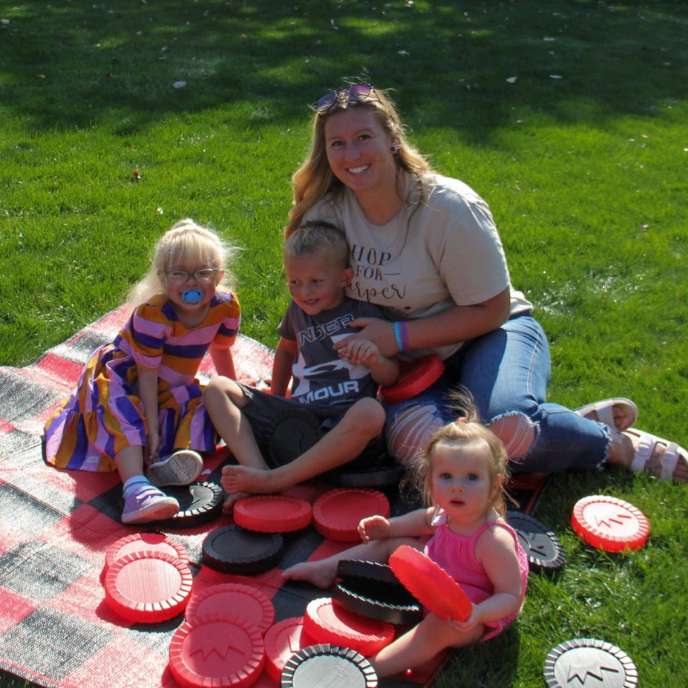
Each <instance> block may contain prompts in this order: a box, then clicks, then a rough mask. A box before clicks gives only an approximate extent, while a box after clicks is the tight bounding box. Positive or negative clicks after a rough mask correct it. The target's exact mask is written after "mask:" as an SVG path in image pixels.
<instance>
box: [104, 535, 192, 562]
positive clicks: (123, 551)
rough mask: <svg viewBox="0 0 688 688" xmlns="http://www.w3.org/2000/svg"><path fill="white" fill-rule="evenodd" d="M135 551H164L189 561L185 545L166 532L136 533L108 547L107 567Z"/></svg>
mask: <svg viewBox="0 0 688 688" xmlns="http://www.w3.org/2000/svg"><path fill="white" fill-rule="evenodd" d="M133 552H163V553H164V554H169V555H170V556H171V557H174V558H175V559H179V560H180V561H183V562H185V563H188V561H189V555H188V554H187V552H186V550H185V549H184V547H183V545H180V544H179V543H178V542H174V541H173V540H170V539H169V538H168V537H167V536H166V535H165V534H164V533H134V534H133V535H125V536H124V537H122V538H120V539H119V540H116V541H115V542H113V543H112V544H111V545H110V546H109V547H108V548H107V551H106V552H105V569H106V570H107V569H109V568H110V567H111V566H112V565H113V564H114V563H115V561H117V559H121V558H122V557H124V556H126V555H127V554H132V553H133Z"/></svg>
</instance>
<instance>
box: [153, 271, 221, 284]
mask: <svg viewBox="0 0 688 688" xmlns="http://www.w3.org/2000/svg"><path fill="white" fill-rule="evenodd" d="M217 272H218V269H217V268H200V269H199V270H194V272H187V271H186V270H170V272H168V273H166V274H167V277H168V279H169V280H170V282H172V284H177V285H179V284H186V283H187V282H188V281H189V279H190V278H191V277H193V278H194V279H195V280H196V282H201V283H202V284H207V283H208V282H212V281H213V280H214V279H215V275H216V274H217Z"/></svg>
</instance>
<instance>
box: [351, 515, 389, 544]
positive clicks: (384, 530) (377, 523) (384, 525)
mask: <svg viewBox="0 0 688 688" xmlns="http://www.w3.org/2000/svg"><path fill="white" fill-rule="evenodd" d="M358 534H359V535H360V536H361V540H363V542H370V541H371V540H384V539H385V538H388V537H389V520H388V519H386V518H385V517H384V516H379V515H375V516H368V517H367V518H363V519H361V522H360V523H359V524H358Z"/></svg>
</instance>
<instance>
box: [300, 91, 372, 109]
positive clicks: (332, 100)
mask: <svg viewBox="0 0 688 688" xmlns="http://www.w3.org/2000/svg"><path fill="white" fill-rule="evenodd" d="M373 91H374V89H373V87H372V86H371V85H370V84H351V86H343V87H342V88H338V89H336V90H334V91H328V92H327V93H326V94H325V95H324V96H323V97H322V98H318V100H316V101H315V103H313V106H312V107H313V109H314V110H315V111H316V112H318V113H322V112H327V111H328V110H329V109H330V108H331V107H332V106H333V105H335V104H341V105H351V104H352V103H360V102H361V101H363V100H366V99H367V98H368V96H369V95H370V94H371V93H372V92H373Z"/></svg>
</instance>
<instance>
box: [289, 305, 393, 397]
mask: <svg viewBox="0 0 688 688" xmlns="http://www.w3.org/2000/svg"><path fill="white" fill-rule="evenodd" d="M383 317H384V316H383V314H382V310H381V309H380V308H379V307H378V306H375V305H374V304H372V303H367V302H365V301H355V300H354V299H350V298H345V299H344V300H343V301H342V303H341V304H340V305H339V306H336V307H335V308H332V309H330V310H327V311H323V312H322V313H318V315H315V316H313V315H308V314H307V313H305V312H304V311H303V309H301V308H300V307H299V306H297V305H296V304H295V303H294V302H293V301H292V302H291V303H290V304H289V307H288V308H287V312H286V313H285V315H284V318H283V319H282V322H281V323H280V325H279V327H278V332H279V334H280V336H282V337H284V338H285V339H291V340H295V341H296V344H297V347H298V357H297V359H296V362H295V363H294V365H293V366H292V376H293V378H294V382H293V386H292V393H291V396H292V399H296V400H298V401H300V402H301V403H302V404H308V405H318V406H337V407H339V406H341V407H342V410H345V409H346V408H347V407H349V406H351V405H352V404H353V403H354V402H355V401H358V400H359V399H361V398H363V397H375V396H376V394H377V389H378V385H377V383H376V382H375V380H373V377H372V375H371V374H370V370H369V369H368V368H366V367H364V366H361V365H354V364H352V363H349V362H348V361H345V360H343V359H341V358H339V356H338V355H337V352H336V351H335V350H334V348H333V347H334V344H335V343H336V342H337V341H339V340H340V339H341V338H343V337H347V336H349V335H351V334H354V333H355V332H357V331H358V329H359V328H354V327H351V326H350V325H349V323H351V321H352V320H355V319H356V318H383Z"/></svg>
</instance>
